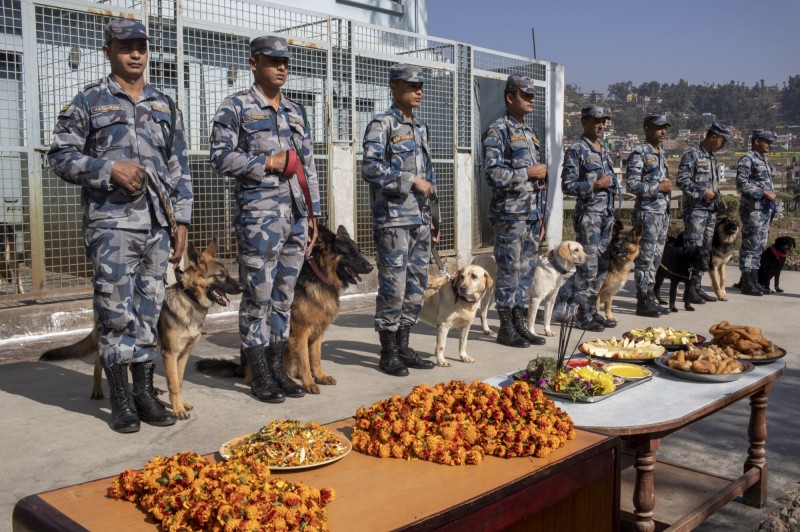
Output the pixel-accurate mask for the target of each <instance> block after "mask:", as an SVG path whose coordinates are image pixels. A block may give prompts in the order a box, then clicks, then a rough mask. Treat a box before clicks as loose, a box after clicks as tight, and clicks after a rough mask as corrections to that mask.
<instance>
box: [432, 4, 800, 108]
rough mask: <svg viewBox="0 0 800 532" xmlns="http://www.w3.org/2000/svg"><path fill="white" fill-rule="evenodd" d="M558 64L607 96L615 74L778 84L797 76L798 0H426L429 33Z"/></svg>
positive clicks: (571, 78) (570, 77) (569, 79)
mask: <svg viewBox="0 0 800 532" xmlns="http://www.w3.org/2000/svg"><path fill="white" fill-rule="evenodd" d="M531 28H533V29H534V30H535V35H536V57H537V59H542V60H546V61H552V62H555V63H561V64H563V65H564V76H565V78H566V79H565V81H566V83H568V84H575V85H577V86H578V87H580V89H581V90H582V91H583V92H589V91H591V90H598V91H601V92H603V93H604V94H605V93H606V92H607V89H608V86H609V85H610V84H612V83H615V82H618V81H631V82H633V84H634V85H637V86H638V85H639V84H641V83H643V82H645V81H658V82H659V83H677V82H678V81H679V80H680V79H685V80H686V81H688V82H689V83H693V84H704V83H716V84H725V83H729V82H730V81H731V80H734V81H737V82H740V81H741V82H744V83H745V84H747V85H750V86H752V85H753V84H755V83H757V82H759V80H761V79H763V80H764V82H765V83H766V84H767V85H779V86H781V87H782V86H783V82H784V81H786V80H788V79H789V76H791V75H798V74H800V0H761V1H760V2H759V1H757V0H750V1H743V0H693V1H689V0H672V1H668V2H663V1H662V2H643V1H633V0H607V1H605V2H603V1H597V0H595V1H588V0H550V1H548V2H542V1H541V0H428V34H429V35H431V36H436V37H443V38H447V39H453V40H456V41H460V42H464V43H468V44H472V45H475V46H479V47H482V48H490V49H493V50H500V51H503V52H508V53H512V54H518V55H523V56H526V57H532V56H533V39H532V37H531Z"/></svg>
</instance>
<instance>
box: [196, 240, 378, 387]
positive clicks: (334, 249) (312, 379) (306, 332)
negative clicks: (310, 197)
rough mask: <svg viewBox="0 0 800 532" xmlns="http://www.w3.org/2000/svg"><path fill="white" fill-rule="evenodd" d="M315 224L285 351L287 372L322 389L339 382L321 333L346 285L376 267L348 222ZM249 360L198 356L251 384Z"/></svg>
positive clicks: (203, 366)
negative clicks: (325, 364)
mask: <svg viewBox="0 0 800 532" xmlns="http://www.w3.org/2000/svg"><path fill="white" fill-rule="evenodd" d="M317 230H318V234H319V236H318V238H317V242H316V245H315V246H314V248H313V249H312V250H311V260H309V261H306V262H305V264H303V269H302V270H301V271H300V277H299V278H298V280H297V285H296V287H295V293H294V301H293V302H292V315H291V320H290V322H289V330H290V333H289V340H288V341H287V343H286V351H285V352H284V356H283V369H284V370H285V371H286V374H287V375H288V376H290V377H293V378H295V379H299V380H300V382H301V383H302V385H303V387H304V388H305V389H306V390H307V391H309V392H310V393H319V392H320V388H319V386H318V385H319V384H336V379H335V378H334V377H332V376H330V375H326V374H325V373H324V372H323V371H322V365H321V359H322V339H323V336H324V334H325V330H326V329H327V328H328V326H329V325H330V324H331V323H333V320H335V319H336V316H337V315H338V314H339V296H340V294H341V292H342V290H343V289H345V288H347V287H348V286H349V285H351V284H352V285H354V284H358V283H360V282H361V277H360V276H361V275H362V274H368V273H370V272H371V271H372V270H373V266H372V265H371V264H370V263H369V261H367V259H366V258H364V256H363V255H362V254H361V250H360V249H359V248H358V245H357V244H356V243H355V241H353V239H352V238H350V235H349V234H348V233H347V229H345V228H344V226H341V225H340V226H339V228H338V229H337V230H336V233H333V232H332V231H331V230H330V229H328V228H327V227H325V226H324V225H322V224H318V225H317ZM312 261H313V262H312ZM246 362H247V361H246V359H245V357H244V356H242V353H241V351H240V353H239V363H238V364H237V363H236V362H234V361H232V360H222V359H206V360H200V361H198V362H197V364H196V367H197V370H198V371H200V372H202V373H205V374H207V375H216V376H225V377H244V379H245V383H247V384H249V383H250V379H251V375H250V367H249V366H248V365H247V363H246Z"/></svg>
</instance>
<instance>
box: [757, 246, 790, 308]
mask: <svg viewBox="0 0 800 532" xmlns="http://www.w3.org/2000/svg"><path fill="white" fill-rule="evenodd" d="M795 246H796V244H795V240H794V238H792V237H790V236H779V237H778V238H776V239H775V243H774V244H772V245H771V246H770V247H768V248H767V249H765V250H764V252H763V253H761V266H759V268H758V284H760V285H761V286H762V287H763V288H764V291H765V292H766V293H767V294H769V293H771V292H772V290H770V288H769V284H770V281H772V279H773V278H774V279H775V291H776V292H783V290H781V287H780V283H781V272H782V271H783V267H784V266H785V265H786V257H787V256H788V255H790V254H791V253H792V251H794V248H795Z"/></svg>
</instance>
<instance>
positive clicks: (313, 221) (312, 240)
mask: <svg viewBox="0 0 800 532" xmlns="http://www.w3.org/2000/svg"><path fill="white" fill-rule="evenodd" d="M318 234H319V233H318V232H317V218H316V217H314V216H309V217H308V245H307V246H306V257H310V256H311V250H312V249H313V248H314V244H316V243H317V235H318Z"/></svg>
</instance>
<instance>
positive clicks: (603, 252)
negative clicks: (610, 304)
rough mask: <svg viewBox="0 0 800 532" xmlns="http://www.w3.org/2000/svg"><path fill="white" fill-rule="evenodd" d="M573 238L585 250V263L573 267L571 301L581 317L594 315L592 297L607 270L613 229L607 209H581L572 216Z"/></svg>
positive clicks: (612, 218) (595, 297) (595, 296)
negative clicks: (591, 210) (573, 286)
mask: <svg viewBox="0 0 800 532" xmlns="http://www.w3.org/2000/svg"><path fill="white" fill-rule="evenodd" d="M572 225H573V227H574V229H575V240H576V241H578V242H579V243H580V244H581V245H582V246H583V251H584V252H586V263H584V264H581V265H578V266H577V267H576V268H575V275H574V276H573V277H574V279H575V280H574V283H575V301H576V303H577V304H578V311H579V313H580V316H581V317H586V316H592V315H594V312H595V308H594V301H595V299H597V292H598V291H599V290H600V287H601V286H602V285H603V280H604V279H605V278H606V274H607V273H608V259H609V244H611V235H612V234H613V230H614V216H613V215H612V214H611V213H602V212H585V213H580V214H579V213H578V212H577V211H576V213H575V216H573V218H572Z"/></svg>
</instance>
